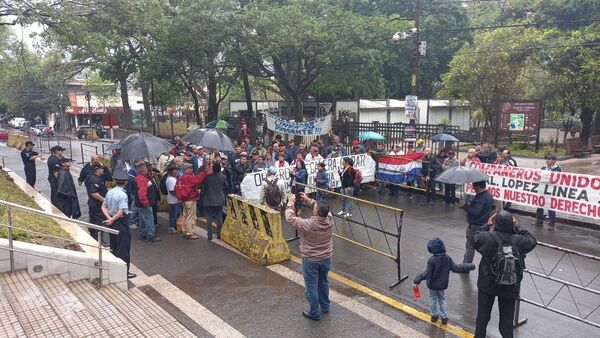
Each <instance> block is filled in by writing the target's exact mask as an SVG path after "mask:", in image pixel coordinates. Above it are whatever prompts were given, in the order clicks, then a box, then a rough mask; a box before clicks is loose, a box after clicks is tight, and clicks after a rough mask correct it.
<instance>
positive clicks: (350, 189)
mask: <svg viewBox="0 0 600 338" xmlns="http://www.w3.org/2000/svg"><path fill="white" fill-rule="evenodd" d="M352 165H354V161H353V160H352V159H351V158H350V157H344V159H343V160H342V166H343V169H341V170H339V172H338V173H339V174H340V179H341V181H342V195H343V196H354V178H355V177H356V172H355V171H354V168H353V167H352ZM341 200H342V210H340V211H339V212H338V213H337V215H338V216H340V217H345V218H348V217H352V199H350V198H346V197H342V198H341Z"/></svg>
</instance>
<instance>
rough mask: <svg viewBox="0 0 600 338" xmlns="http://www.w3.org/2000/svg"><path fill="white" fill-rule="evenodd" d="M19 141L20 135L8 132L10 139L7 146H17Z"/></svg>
mask: <svg viewBox="0 0 600 338" xmlns="http://www.w3.org/2000/svg"><path fill="white" fill-rule="evenodd" d="M18 142H19V135H17V134H13V133H9V134H8V140H6V146H7V147H11V148H16V147H17V143H18Z"/></svg>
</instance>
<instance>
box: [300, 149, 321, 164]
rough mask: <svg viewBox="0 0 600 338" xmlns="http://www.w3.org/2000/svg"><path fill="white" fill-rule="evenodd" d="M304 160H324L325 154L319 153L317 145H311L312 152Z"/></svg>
mask: <svg viewBox="0 0 600 338" xmlns="http://www.w3.org/2000/svg"><path fill="white" fill-rule="evenodd" d="M304 160H305V161H306V162H310V161H323V156H321V154H319V149H317V147H311V148H310V152H309V153H308V154H307V155H306V158H305V159H304Z"/></svg>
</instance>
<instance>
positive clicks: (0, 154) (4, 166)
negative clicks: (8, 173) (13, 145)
mask: <svg viewBox="0 0 600 338" xmlns="http://www.w3.org/2000/svg"><path fill="white" fill-rule="evenodd" d="M0 156H2V168H6V165H5V164H4V158H6V157H8V155H6V154H3V153H0Z"/></svg>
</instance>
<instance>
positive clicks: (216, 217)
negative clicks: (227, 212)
mask: <svg viewBox="0 0 600 338" xmlns="http://www.w3.org/2000/svg"><path fill="white" fill-rule="evenodd" d="M204 208H205V211H206V232H208V237H209V238H212V232H213V231H212V223H213V221H214V222H215V223H217V236H221V228H222V227H223V206H222V205H219V206H216V207H209V206H205V207H204Z"/></svg>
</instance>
